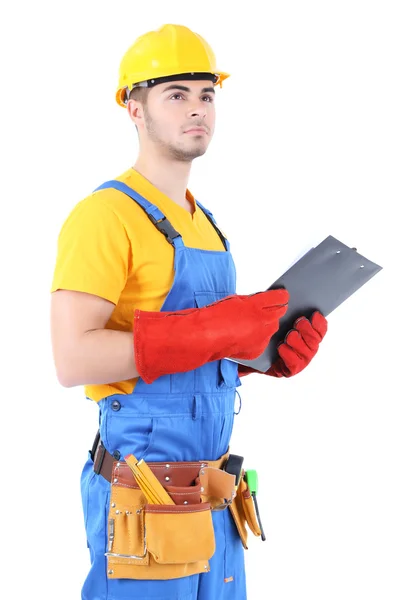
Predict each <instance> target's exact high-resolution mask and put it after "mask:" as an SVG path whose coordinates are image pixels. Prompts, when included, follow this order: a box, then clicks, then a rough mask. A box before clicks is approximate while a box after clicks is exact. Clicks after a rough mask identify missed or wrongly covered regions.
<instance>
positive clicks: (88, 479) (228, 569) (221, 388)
mask: <svg viewBox="0 0 400 600" xmlns="http://www.w3.org/2000/svg"><path fill="white" fill-rule="evenodd" d="M105 187H113V188H116V189H118V190H119V191H121V192H123V193H125V194H126V195H128V196H129V197H130V198H131V199H132V200H133V201H135V202H137V203H138V204H139V205H140V206H141V207H142V208H143V209H144V210H145V211H146V213H147V215H148V217H149V218H150V220H151V221H152V222H153V224H154V225H155V226H156V227H157V226H158V228H159V229H161V231H162V233H164V235H165V236H166V238H167V239H166V243H167V241H168V242H169V243H172V244H173V246H174V249H175V255H174V272H175V276H174V281H173V285H172V287H171V289H170V291H169V293H168V296H167V297H166V299H165V302H164V304H163V306H162V308H161V310H162V311H177V310H180V309H186V308H195V307H202V306H204V305H206V304H210V303H212V302H214V301H216V300H219V299H222V298H224V297H226V296H228V295H230V294H233V293H235V292H236V270H235V265H234V262H233V258H232V255H231V253H230V245H229V242H228V240H227V239H226V238H225V237H224V236H223V235H222V233H221V232H220V231H219V229H218V228H217V225H216V223H215V220H214V217H213V216H212V214H211V213H210V211H208V210H207V209H205V208H204V207H203V206H202V205H201V204H200V203H199V202H197V205H198V206H199V207H200V208H201V209H202V210H203V211H204V213H205V214H206V216H207V217H208V219H209V220H210V222H211V223H213V225H214V227H215V229H216V230H217V232H218V234H219V235H220V237H221V239H222V241H223V242H224V245H225V248H226V251H211V250H201V249H197V248H189V247H186V246H185V245H184V243H183V240H182V237H181V236H180V234H179V233H178V232H177V231H176V230H175V229H174V228H173V227H172V226H171V224H170V222H169V221H167V219H166V218H165V217H164V215H163V214H162V212H161V211H160V210H159V209H158V207H156V206H155V205H153V204H151V203H150V202H148V201H147V200H146V199H145V198H143V197H142V196H140V195H139V194H137V193H136V192H135V191H134V190H132V189H131V188H130V187H128V186H127V185H126V184H123V183H121V182H118V181H110V182H106V183H105V184H103V185H102V186H100V188H97V189H101V188H105ZM161 219H163V221H162V224H161V227H160V223H159V222H160V220H161ZM240 385H241V382H240V379H239V377H238V365H237V363H235V362H232V361H229V360H226V359H223V360H217V361H213V362H210V363H207V364H205V365H203V366H201V367H199V368H197V369H194V370H192V371H188V372H186V373H176V374H171V375H164V376H161V377H159V378H158V379H156V380H155V381H154V382H153V383H151V384H146V383H145V382H144V381H143V380H142V379H141V378H139V380H138V381H137V384H136V387H135V388H134V391H133V393H132V394H114V395H112V396H108V397H106V398H104V399H102V400H101V401H100V402H99V409H100V412H99V429H100V437H101V440H102V442H103V444H104V446H105V448H106V449H107V450H108V452H110V453H111V454H113V455H114V456H117V458H118V457H119V456H120V457H121V460H123V457H124V456H126V455H127V454H129V453H132V454H134V455H135V457H136V458H137V459H138V460H139V459H141V458H143V459H144V460H145V461H146V462H152V461H167V462H168V461H171V462H173V461H201V460H210V461H211V460H216V459H218V458H219V457H221V456H222V455H223V454H225V453H226V452H227V450H228V447H229V442H230V439H231V434H232V428H233V423H234V415H235V414H236V413H235V397H236V393H237V391H236V387H238V386H240ZM81 491H82V501H83V511H84V518H85V527H86V534H87V542H88V547H89V550H90V558H91V568H90V571H89V573H88V576H87V578H86V580H85V582H84V585H83V588H82V599H83V600H134V599H138V600H139V599H140V600H228V599H229V600H245V598H246V583H245V568H244V549H243V545H242V542H241V540H240V537H239V535H238V531H237V528H236V526H235V523H234V521H233V519H232V516H231V514H230V511H229V510H227V509H225V510H221V511H215V512H214V511H213V512H212V513H211V514H212V521H213V525H214V531H215V542H216V550H215V553H214V555H213V556H212V558H211V560H210V563H209V565H210V570H209V572H206V573H200V574H195V575H190V576H187V577H180V578H177V579H169V580H147V579H146V580H138V579H110V578H108V577H107V565H106V557H105V552H106V545H107V513H108V505H109V500H110V483H109V482H108V481H107V480H106V479H104V478H103V477H102V476H101V475H97V474H96V473H94V471H93V461H92V459H91V457H90V456H89V458H88V460H87V462H86V464H85V466H84V469H83V472H82V477H81Z"/></svg>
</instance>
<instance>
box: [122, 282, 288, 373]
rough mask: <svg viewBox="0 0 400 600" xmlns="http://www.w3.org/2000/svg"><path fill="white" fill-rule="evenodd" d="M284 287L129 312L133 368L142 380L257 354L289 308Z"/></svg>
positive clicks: (247, 357) (275, 330)
mask: <svg viewBox="0 0 400 600" xmlns="http://www.w3.org/2000/svg"><path fill="white" fill-rule="evenodd" d="M288 302H289V293H288V292H287V290H285V289H279V290H267V291H264V292H257V293H255V294H250V295H237V294H232V295H230V296H227V297H225V298H223V299H222V300H218V301H216V302H213V303H212V304H208V305H207V306H203V307H202V308H186V309H183V310H178V311H145V310H140V309H136V310H135V312H134V322H133V337H134V351H135V362H136V369H137V371H138V373H139V375H140V376H141V377H142V379H143V380H144V381H145V382H146V383H152V382H153V381H154V380H155V379H157V378H158V377H161V375H166V374H170V373H181V372H185V371H190V370H192V369H196V368H197V367H199V366H201V365H203V364H205V363H206V362H211V361H214V360H220V359H222V358H226V357H230V356H236V357H237V358H244V359H246V360H248V359H252V358H256V357H257V356H259V355H260V354H261V352H262V351H263V348H265V347H266V345H267V344H268V343H269V340H270V339H271V337H272V336H273V335H274V334H275V333H276V332H277V331H278V329H279V319H280V318H281V317H283V315H284V314H285V313H286V311H287V308H288Z"/></svg>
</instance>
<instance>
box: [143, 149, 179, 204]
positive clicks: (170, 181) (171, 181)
mask: <svg viewBox="0 0 400 600" xmlns="http://www.w3.org/2000/svg"><path fill="white" fill-rule="evenodd" d="M133 168H134V169H135V171H137V172H138V173H140V174H141V175H142V176H143V177H145V178H146V179H147V180H148V181H150V183H152V184H153V185H154V186H155V187H156V188H157V189H159V190H160V191H161V192H162V193H163V194H165V195H166V196H168V197H169V198H171V200H173V201H174V202H176V203H177V204H179V205H180V206H185V207H186V205H187V200H186V190H187V187H188V182H189V176H190V168H191V163H190V162H188V163H184V162H178V161H176V162H171V161H170V160H168V161H167V160H163V159H162V158H160V157H157V158H156V159H152V158H151V157H146V158H144V157H143V156H139V157H138V159H137V161H136V163H135V164H134V165H133Z"/></svg>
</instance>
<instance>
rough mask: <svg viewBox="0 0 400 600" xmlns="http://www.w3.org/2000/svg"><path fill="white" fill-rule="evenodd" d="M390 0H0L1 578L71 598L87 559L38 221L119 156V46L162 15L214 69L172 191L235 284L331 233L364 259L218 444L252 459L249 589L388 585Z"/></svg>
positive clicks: (256, 595)
mask: <svg viewBox="0 0 400 600" xmlns="http://www.w3.org/2000/svg"><path fill="white" fill-rule="evenodd" d="M398 8H399V7H398V3H397V2H387V1H383V0H380V1H379V2H378V1H376V2H370V1H367V0H364V1H359V2H356V1H354V0H346V1H338V0H337V1H335V2H325V1H319V2H317V1H314V2H311V1H303V2H298V1H297V2H296V1H293V0H292V1H286V2H277V1H276V2H258V1H257V2H249V1H248V2H245V3H243V2H216V1H213V2H211V1H208V0H206V1H204V2H201V3H191V2H154V1H152V2H151V3H148V4H146V3H145V2H127V1H119V2H104V1H99V0H97V1H81V2H77V1H69V2H66V3H59V2H53V3H50V2H49V3H45V2H14V3H9V4H8V5H7V7H6V8H3V9H2V14H1V19H0V22H1V32H0V33H1V35H0V43H1V48H0V50H1V62H2V66H1V69H2V77H1V94H0V100H1V111H0V118H1V124H0V125H1V145H2V150H1V155H2V182H1V187H2V193H1V196H2V203H1V237H0V244H1V273H2V280H1V284H2V288H3V289H2V293H1V309H2V327H1V340H2V355H3V358H2V363H1V373H2V374H1V386H2V390H3V391H2V419H1V425H2V434H1V446H2V450H1V457H2V458H1V461H2V462H1V465H2V482H3V486H2V487H3V492H2V494H1V495H2V515H1V530H2V542H1V553H2V569H1V570H2V573H3V575H2V586H6V585H8V584H10V586H11V587H10V590H9V591H8V592H7V595H5V594H4V593H2V597H7V598H16V599H24V600H25V599H26V598H36V597H37V598H41V599H42V600H47V599H48V600H55V599H57V600H75V599H77V598H79V597H80V588H81V585H82V582H83V579H84V577H85V575H86V572H87V570H88V567H89V555H88V551H87V549H86V540H85V536H84V529H83V517H82V513H81V505H80V490H79V477H80V471H81V468H82V465H83V462H84V461H85V459H86V453H87V450H88V448H89V446H90V445H91V442H92V438H93V436H94V434H95V431H96V427H97V407H96V405H94V404H92V403H90V402H88V401H86V400H85V399H84V395H83V390H82V389H81V388H72V389H65V388H62V387H61V386H60V384H59V383H58V381H57V380H56V377H55V372H54V367H53V363H52V355H51V347H50V330H49V300H50V298H49V296H50V294H49V288H50V285H51V278H52V273H53V268H54V261H55V251H56V240H57V236H58V233H59V229H60V227H61V225H62V223H63V221H64V219H65V218H66V216H67V214H68V213H69V211H70V210H71V209H72V207H73V206H74V205H75V203H77V202H78V201H79V200H81V199H82V198H83V197H85V196H86V195H87V194H89V193H90V192H91V191H92V190H93V189H94V188H96V187H97V186H98V185H100V184H101V183H102V182H103V181H105V180H107V179H110V178H112V177H114V176H116V175H118V174H120V173H121V172H123V171H124V170H125V169H127V168H129V167H130V166H131V165H132V164H133V162H134V160H135V157H136V154H137V149H138V148H137V138H136V132H135V129H134V127H133V125H132V123H131V121H129V119H128V117H127V115H126V114H125V112H124V110H123V109H122V108H120V107H118V105H117V104H116V103H115V101H114V94H115V88H116V85H117V77H118V66H119V61H120V59H121V57H122V55H123V53H124V52H125V51H126V50H127V48H128V47H129V46H130V45H131V44H132V43H133V41H134V39H135V38H136V37H137V36H139V35H141V34H142V33H144V32H146V31H149V30H151V29H156V28H158V27H160V26H161V25H162V24H164V23H168V22H169V23H179V24H184V25H187V26H189V27H191V28H192V29H194V30H195V31H197V32H198V33H200V34H201V35H202V36H203V37H205V39H207V41H208V42H209V43H210V44H211V46H212V47H213V49H214V51H215V53H216V55H217V59H218V64H219V65H220V67H219V68H221V70H226V71H228V72H229V73H231V75H232V76H231V77H230V78H229V79H228V80H227V81H226V82H225V84H224V86H223V89H222V90H219V89H218V90H217V104H216V106H217V127H216V132H215V137H214V139H213V141H212V144H211V146H210V148H209V151H208V152H207V154H206V155H205V156H203V157H201V158H200V159H198V160H197V161H195V162H194V164H193V169H192V176H191V181H190V189H191V191H192V192H193V193H194V195H195V196H196V197H197V198H198V199H199V200H200V201H201V202H203V203H204V204H205V205H206V206H207V207H208V208H210V209H211V210H212V212H213V213H214V216H215V217H216V219H217V222H218V223H219V225H220V226H221V228H222V229H223V231H224V232H225V233H226V234H227V236H228V238H229V239H230V241H231V245H232V253H233V256H234V258H235V261H236V267H237V274H238V288H237V291H238V292H239V293H250V292H254V291H257V290H261V289H265V288H266V287H267V286H268V285H269V284H270V283H272V282H273V281H274V280H275V279H276V278H277V277H278V276H279V275H280V274H281V273H282V272H283V271H284V270H286V268H287V267H288V266H289V265H290V264H291V263H292V262H293V261H294V260H295V259H296V257H298V256H300V255H301V254H303V253H304V252H305V251H306V250H307V249H308V248H309V247H310V246H312V245H315V243H318V242H319V241H322V239H324V238H325V237H326V236H327V235H329V234H331V235H333V236H335V237H337V238H339V239H340V240H341V241H343V242H344V243H345V244H347V245H350V246H356V247H357V249H358V251H359V252H360V253H361V254H362V255H364V256H365V257H367V258H369V259H371V260H373V261H375V262H377V263H378V264H379V265H381V266H382V267H383V270H382V271H381V272H380V273H378V275H376V276H375V277H374V278H373V279H372V280H371V281H370V282H368V283H367V284H366V285H365V286H364V287H363V288H362V289H361V290H359V291H358V292H357V293H356V294H355V295H353V296H352V297H351V298H350V299H349V300H348V301H347V302H346V303H344V304H343V305H341V307H339V308H338V309H337V310H336V311H335V312H334V313H332V314H331V315H330V318H329V332H328V334H327V336H326V338H325V340H324V342H323V344H322V346H321V348H320V352H319V354H318V355H317V357H316V358H315V360H314V361H313V363H312V365H310V366H309V368H308V369H307V370H306V371H304V372H303V373H302V374H300V375H298V376H297V377H294V378H293V379H289V380H281V379H280V380H275V379H272V378H269V377H266V376H261V375H251V376H250V377H246V378H245V379H244V380H243V385H242V387H241V388H240V390H239V391H240V394H241V397H242V411H241V413H240V416H239V417H238V418H237V421H236V428H235V431H234V435H233V439H232V444H231V449H232V451H233V452H235V453H238V454H243V455H244V456H245V457H246V465H245V466H246V467H247V468H256V469H257V470H258V473H259V483H260V489H259V504H260V508H261V514H262V518H263V524H264V528H265V530H266V534H267V541H266V542H261V540H260V539H256V538H254V537H250V549H249V551H248V552H247V553H246V560H247V573H248V590H249V595H248V597H249V598H250V599H251V600H262V599H265V598H268V600H289V599H290V600H294V599H297V598H300V597H301V598H307V600H321V599H323V600H331V599H332V600H333V599H334V600H337V599H338V598H340V599H345V600H347V599H349V600H354V599H358V598H362V599H363V600H381V599H385V600H398V599H399V598H400V579H399V564H400V563H399V560H400V544H399V538H400V518H399V506H400V490H399V456H400V454H399V451H400V443H399V425H400V411H399V397H400V394H399V383H398V381H399V380H398V368H397V369H396V366H398V364H399V362H398V360H399V359H398V356H399V346H398V339H399V338H398V334H399V329H398V324H397V322H398V305H399V300H398V287H399V285H398V284H399V278H398V259H399V251H398V236H397V232H398V220H396V219H395V217H394V214H395V209H396V208H397V205H398V202H399V187H400V185H399V179H400V178H399V158H400V152H399V138H400V127H399V125H400V122H399V113H400V111H399V106H400V94H399V91H400V90H399V56H400V45H399V27H400V20H399V14H398V12H396V11H398ZM261 11H262V13H263V14H261ZM396 336H397V340H396ZM396 361H397V365H396ZM4 589H5V588H4Z"/></svg>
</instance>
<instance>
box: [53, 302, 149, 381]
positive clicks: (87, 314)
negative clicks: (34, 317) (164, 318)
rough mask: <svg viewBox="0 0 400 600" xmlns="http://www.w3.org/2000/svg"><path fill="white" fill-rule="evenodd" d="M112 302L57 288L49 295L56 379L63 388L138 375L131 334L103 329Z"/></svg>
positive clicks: (111, 310)
mask: <svg viewBox="0 0 400 600" xmlns="http://www.w3.org/2000/svg"><path fill="white" fill-rule="evenodd" d="M114 308H115V305H114V304H113V303H112V302H109V301H108V300H105V299H104V298H100V297H99V296H94V295H93V294H86V293H84V292H75V291H70V290H57V291H56V292H53V293H52V297H51V338H52V347H53V358H54V363H55V367H56V373H57V378H58V381H59V382H60V383H61V385H62V386H64V387H74V386H77V385H90V384H102V383H105V384H106V383H112V382H115V381H125V380H127V379H133V378H134V377H138V376H139V373H138V372H137V370H136V366H135V357H134V346H133V333H132V332H125V331H115V330H111V329H105V326H106V324H107V322H108V320H109V318H110V316H111V314H112V312H113V310H114Z"/></svg>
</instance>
